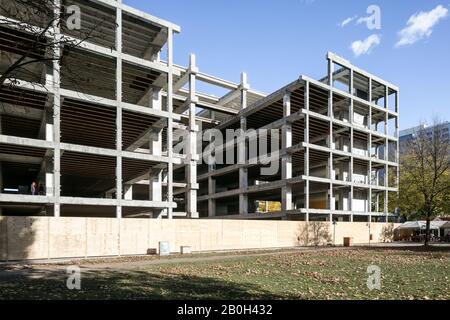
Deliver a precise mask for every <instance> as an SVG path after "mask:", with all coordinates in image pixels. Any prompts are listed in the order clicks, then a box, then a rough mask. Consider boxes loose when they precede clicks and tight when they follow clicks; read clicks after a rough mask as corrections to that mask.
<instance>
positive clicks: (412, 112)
mask: <svg viewBox="0 0 450 320" xmlns="http://www.w3.org/2000/svg"><path fill="white" fill-rule="evenodd" d="M124 2H125V3H126V4H128V5H131V6H133V7H135V8H138V9H140V10H143V11H145V12H148V13H150V14H152V15H155V16H157V17H160V18H163V19H166V20H169V21H171V22H174V23H176V24H178V25H180V26H181V29H182V30H181V33H180V34H179V35H177V36H176V37H175V53H174V59H175V63H177V64H182V65H186V64H187V62H188V55H189V53H195V54H196V56H197V65H198V66H199V68H200V70H201V71H203V72H206V73H210V74H213V75H216V76H219V77H222V78H224V79H227V80H232V81H235V82H239V75H240V73H241V71H245V72H247V73H248V77H249V82H250V85H251V86H252V88H255V89H257V90H261V91H263V92H266V93H270V92H273V91H275V90H276V89H278V88H280V87H282V86H284V85H285V84H287V83H289V82H291V81H293V80H294V79H296V78H298V76H299V75H300V74H305V75H308V76H311V77H314V78H320V77H322V76H323V75H325V73H326V60H325V55H326V53H327V52H328V51H332V52H335V53H336V54H338V55H340V56H342V57H344V58H346V59H347V60H350V61H351V62H352V63H353V64H355V65H356V66H358V67H360V68H363V69H365V70H367V71H369V72H371V73H373V74H375V75H377V76H379V77H381V78H383V79H386V80H387V81H389V82H391V83H394V84H396V85H397V86H399V87H400V99H401V100H400V102H401V110H400V112H401V114H400V125H401V128H402V129H405V128H408V127H411V126H415V125H417V124H419V123H420V122H422V121H428V122H430V123H431V122H432V119H433V117H434V116H438V117H440V118H441V119H444V120H450V81H449V75H450V36H449V35H450V13H449V12H448V11H450V1H449V0H441V1H435V0H426V1H425V0H395V1H392V0H386V1H381V0H379V1H376V0H371V1H366V0H345V1H344V0H245V1H242V0H241V1H239V0H188V1H186V0H151V1H142V0H124ZM370 5H378V6H379V8H380V9H381V29H379V30H371V29H369V28H368V27H367V25H366V24H365V23H360V24H358V23H357V21H358V19H359V18H364V17H367V16H369V14H367V12H366V10H367V8H368V6H370ZM439 5H440V6H441V7H438V6H439ZM420 12H423V14H422V15H419V14H420ZM413 15H416V18H412V20H411V21H410V24H409V25H407V22H408V21H409V20H410V18H411V16H413ZM355 17H356V18H355ZM347 18H354V19H353V20H352V21H351V22H349V23H348V24H346V25H345V26H344V27H342V26H341V25H340V24H341V23H342V22H343V21H345V20H346V19H347ZM408 26H409V29H407V30H405V31H404V32H403V42H402V43H403V44H404V45H401V46H396V44H397V43H399V41H400V40H401V39H402V38H401V35H400V34H399V32H400V31H401V30H403V29H405V28H407V27H408ZM371 36H372V37H371ZM369 37H370V38H369ZM368 38H369V39H368ZM366 39H368V40H366ZM364 40H366V42H362V41H364ZM371 40H372V42H370V41H371ZM355 41H361V44H364V43H365V44H367V47H368V46H369V45H370V44H372V46H371V47H370V50H368V52H367V53H364V49H367V47H364V45H360V46H359V49H360V51H359V53H360V55H359V56H356V55H355V53H354V52H353V50H352V49H351V45H352V43H353V42H355ZM355 48H356V47H355ZM202 89H204V91H208V89H209V88H207V87H202ZM216 94H217V92H216Z"/></svg>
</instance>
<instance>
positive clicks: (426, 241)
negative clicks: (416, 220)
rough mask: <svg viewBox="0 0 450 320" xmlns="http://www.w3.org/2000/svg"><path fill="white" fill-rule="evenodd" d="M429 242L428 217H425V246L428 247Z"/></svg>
mask: <svg viewBox="0 0 450 320" xmlns="http://www.w3.org/2000/svg"><path fill="white" fill-rule="evenodd" d="M429 242H430V217H427V227H426V229H425V247H428V245H429Z"/></svg>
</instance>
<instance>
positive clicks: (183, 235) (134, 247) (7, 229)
mask: <svg viewBox="0 0 450 320" xmlns="http://www.w3.org/2000/svg"><path fill="white" fill-rule="evenodd" d="M396 226H397V225H393V224H385V223H372V224H371V225H370V233H371V234H373V242H383V241H390V240H391V239H392V230H393V228H394V227H396ZM334 229H336V230H334ZM334 231H335V232H334ZM334 235H335V239H336V244H342V243H343V238H344V237H352V238H353V242H354V243H368V242H369V225H368V224H367V223H358V222H356V223H349V222H338V223H337V225H336V226H333V225H331V224H330V223H328V222H311V223H309V224H308V223H306V222H300V221H254V220H154V219H121V220H118V219H108V218H67V217H64V218H53V217H0V260H23V259H47V258H70V257H96V256H116V255H140V254H146V253H147V250H148V249H150V248H157V247H158V243H159V241H168V242H169V244H170V248H171V251H172V252H179V251H180V246H191V247H192V250H193V251H215V250H242V249H259V248H283V247H294V246H302V245H326V244H329V243H333V239H334Z"/></svg>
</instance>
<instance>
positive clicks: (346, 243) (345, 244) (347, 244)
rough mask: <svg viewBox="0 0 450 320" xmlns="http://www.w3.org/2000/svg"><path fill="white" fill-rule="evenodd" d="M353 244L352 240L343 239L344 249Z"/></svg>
mask: <svg viewBox="0 0 450 320" xmlns="http://www.w3.org/2000/svg"><path fill="white" fill-rule="evenodd" d="M352 244H353V238H351V237H344V247H350V246H351V245H352Z"/></svg>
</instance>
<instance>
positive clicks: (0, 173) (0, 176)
mask: <svg viewBox="0 0 450 320" xmlns="http://www.w3.org/2000/svg"><path fill="white" fill-rule="evenodd" d="M0 134H2V115H1V114H0ZM1 193H3V167H2V162H1V161H0V194H1ZM2 215H3V208H2V207H0V216H2Z"/></svg>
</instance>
